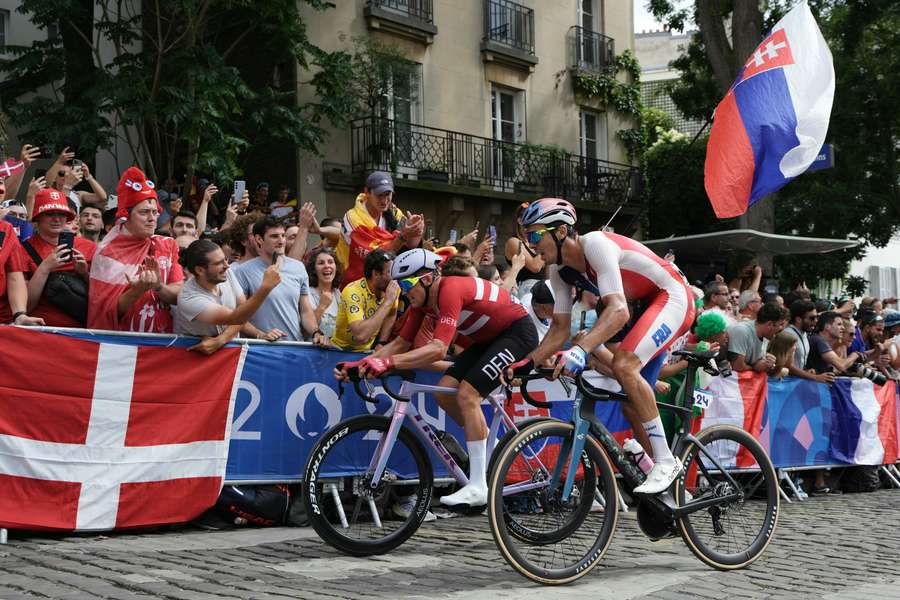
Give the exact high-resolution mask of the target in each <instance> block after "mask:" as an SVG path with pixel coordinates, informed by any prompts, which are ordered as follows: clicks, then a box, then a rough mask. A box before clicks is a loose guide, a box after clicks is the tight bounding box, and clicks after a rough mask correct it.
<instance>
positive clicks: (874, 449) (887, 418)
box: [829, 377, 898, 465]
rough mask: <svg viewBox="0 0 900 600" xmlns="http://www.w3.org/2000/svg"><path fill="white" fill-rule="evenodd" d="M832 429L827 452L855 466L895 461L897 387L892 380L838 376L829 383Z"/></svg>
mask: <svg viewBox="0 0 900 600" xmlns="http://www.w3.org/2000/svg"><path fill="white" fill-rule="evenodd" d="M831 402H832V404H831V410H832V414H833V417H832V429H831V447H830V448H829V451H830V453H831V455H832V457H834V458H835V459H837V460H839V461H842V462H846V463H851V464H855V465H883V464H891V463H895V462H897V450H898V444H897V426H898V425H897V388H896V384H895V383H894V382H893V381H888V382H887V384H886V385H882V386H879V385H874V384H873V383H872V382H871V381H869V380H868V379H844V378H843V377H842V378H839V379H837V380H836V381H835V382H834V384H833V385H832V386H831Z"/></svg>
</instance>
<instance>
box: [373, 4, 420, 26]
mask: <svg viewBox="0 0 900 600" xmlns="http://www.w3.org/2000/svg"><path fill="white" fill-rule="evenodd" d="M366 4H367V5H368V6H370V7H376V8H381V9H384V10H386V11H389V12H393V13H397V14H399V15H402V16H404V17H407V18H410V19H416V20H418V21H422V22H424V23H434V7H433V5H432V0H367V3H366Z"/></svg>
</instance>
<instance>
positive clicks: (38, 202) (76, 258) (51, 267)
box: [19, 188, 97, 327]
mask: <svg viewBox="0 0 900 600" xmlns="http://www.w3.org/2000/svg"><path fill="white" fill-rule="evenodd" d="M31 219H32V221H34V224H35V230H34V233H33V234H32V236H31V237H30V238H28V239H27V240H25V241H24V242H22V245H21V247H20V248H19V253H20V259H21V261H22V264H23V267H24V268H23V273H24V275H25V279H26V280H27V282H28V284H27V286H28V304H27V308H26V310H28V313H29V314H31V315H32V316H35V317H40V318H42V319H43V320H44V323H46V324H47V325H50V326H57V327H84V325H85V322H86V318H87V313H86V312H83V314H82V313H81V312H79V311H78V310H77V304H78V301H77V300H76V299H74V298H71V297H63V296H57V295H56V294H55V293H54V292H50V287H49V286H48V285H47V284H48V282H49V281H50V278H51V274H53V273H66V274H68V275H66V276H62V277H78V278H80V279H81V280H82V282H84V284H83V286H79V287H78V289H82V288H83V290H84V292H85V296H84V308H85V309H86V306H87V304H86V303H87V296H86V293H87V283H86V282H87V280H88V274H89V273H90V264H91V260H92V259H93V257H94V251H95V250H96V248H97V246H96V245H95V244H94V243H93V242H92V241H90V240H88V239H85V238H83V237H76V236H75V234H74V233H73V232H72V231H71V229H70V224H71V223H72V221H73V220H74V219H75V211H73V210H72V209H71V207H70V206H69V203H68V202H67V200H66V197H65V196H64V195H63V194H62V193H61V192H59V191H57V190H54V189H51V188H45V189H42V190H40V191H39V192H38V193H37V194H36V196H35V201H34V211H33V214H32V217H31ZM55 277H56V278H59V277H60V276H58V275H57V276H55ZM76 285H77V282H76ZM73 289H74V287H73Z"/></svg>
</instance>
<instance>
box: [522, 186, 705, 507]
mask: <svg viewBox="0 0 900 600" xmlns="http://www.w3.org/2000/svg"><path fill="white" fill-rule="evenodd" d="M575 222H576V213H575V208H574V207H573V206H572V205H571V204H570V203H568V202H566V201H565V200H560V199H558V198H543V199H541V200H537V201H535V202H532V203H531V205H529V207H528V209H527V210H525V211H524V212H523V213H522V216H521V225H522V227H523V228H524V230H525V234H526V238H527V243H528V245H529V246H530V247H531V248H532V249H534V250H535V251H536V252H538V253H540V255H541V257H542V258H543V259H544V262H545V264H547V265H549V266H548V269H547V273H548V278H549V282H550V284H551V286H552V287H553V291H554V296H555V299H556V302H555V305H554V310H553V313H554V314H553V321H552V324H551V326H550V330H549V331H548V332H547V335H546V336H545V337H544V339H543V341H542V342H541V343H540V344H539V345H538V347H537V348H536V349H535V350H534V351H533V352H532V353H531V354H530V355H529V356H528V358H526V359H524V360H522V361H519V362H517V363H515V364H513V365H510V369H508V370H507V377H509V378H512V377H514V376H515V375H520V374H523V373H526V372H528V371H530V370H531V368H532V367H533V366H534V364H535V363H537V364H541V363H543V362H544V361H545V360H547V359H548V358H550V357H551V356H553V355H554V354H556V372H555V375H556V376H559V375H560V374H563V373H564V374H566V375H577V374H578V373H580V372H581V371H582V370H583V369H584V367H585V362H586V358H587V355H588V353H589V352H590V351H591V350H593V349H595V348H597V347H598V346H599V345H601V344H603V343H605V342H607V341H608V340H609V339H610V338H612V337H613V336H614V335H615V334H616V333H618V332H619V331H620V330H621V329H622V328H623V327H624V326H625V325H626V323H627V322H628V320H629V310H628V301H629V300H632V301H639V303H640V304H641V308H642V309H643V312H642V313H641V314H640V316H639V317H638V318H637V320H636V322H635V323H634V326H633V327H632V328H631V330H630V331H629V332H628V334H627V335H626V336H625V338H624V339H623V340H622V342H621V344H619V347H618V348H617V349H616V350H615V354H614V357H613V363H612V369H613V372H614V374H615V376H616V379H618V381H619V383H620V384H621V385H622V389H623V390H624V391H625V393H626V394H627V395H628V398H629V402H626V403H623V404H622V413H623V415H624V416H625V417H626V418H627V419H628V420H629V421H630V422H631V424H632V428H633V429H634V432H635V435H636V436H637V437H638V440H639V441H640V442H641V443H642V445H643V446H644V448H648V446H649V449H650V450H651V452H652V454H653V458H654V461H655V464H654V466H653V469H652V470H651V471H650V473H649V474H648V476H647V479H646V481H645V482H644V483H643V484H642V485H640V486H638V487H637V488H635V490H634V491H635V492H637V493H643V494H655V493H658V492H661V491H663V490H665V489H666V488H668V487H669V485H671V483H672V482H673V481H674V480H675V479H676V478H677V477H678V474H679V473H680V472H681V465H680V464H679V463H678V461H676V460H675V458H674V457H673V456H672V452H671V450H670V449H669V446H668V444H667V443H666V437H665V431H664V430H663V425H662V422H661V421H660V418H659V410H658V409H657V407H656V399H655V396H654V394H653V389H652V387H651V386H652V383H653V382H654V381H655V380H656V375H657V374H658V372H659V366H660V365H661V364H662V359H663V358H664V354H665V351H666V349H667V348H668V347H669V346H670V345H671V344H672V342H673V341H675V340H676V339H677V338H678V337H679V336H681V335H682V334H683V333H684V332H686V331H687V330H688V329H689V328H690V325H691V323H692V322H693V319H694V304H693V301H692V300H693V296H692V294H691V290H690V288H689V287H688V284H687V281H686V280H685V278H684V276H683V275H682V274H681V272H680V271H679V270H678V268H677V267H676V266H675V265H674V264H672V263H670V262H668V261H665V260H663V259H662V258H660V257H658V256H656V254H654V253H653V252H652V251H651V250H650V249H648V248H647V247H646V246H644V245H643V244H640V243H638V242H636V241H634V240H632V239H630V238H627V237H624V236H620V235H616V234H613V233H606V232H602V231H593V232H590V233H587V234H585V235H583V236H580V235H578V233H577V232H576V231H575V228H574V225H575ZM576 285H578V286H580V287H582V288H584V289H587V290H590V291H592V292H594V293H595V294H597V295H598V296H600V302H601V303H602V305H603V311H602V312H601V313H600V315H599V316H598V318H597V322H596V323H595V324H594V326H593V328H591V329H590V330H589V331H588V332H587V334H585V336H584V337H583V338H581V339H580V340H579V342H578V344H576V345H573V346H572V347H571V348H569V349H568V350H565V351H561V350H562V348H563V346H564V345H565V344H566V343H567V342H568V341H569V339H570V329H569V327H570V323H571V320H572V293H571V292H572V287H574V286H576ZM645 367H647V368H645ZM642 369H643V376H642ZM648 380H649V382H648Z"/></svg>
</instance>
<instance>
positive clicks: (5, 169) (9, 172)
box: [0, 158, 25, 177]
mask: <svg viewBox="0 0 900 600" xmlns="http://www.w3.org/2000/svg"><path fill="white" fill-rule="evenodd" d="M24 170H25V163H24V162H22V161H20V160H16V159H14V158H10V159H7V160H6V162H4V163H2V164H0V177H12V176H13V175H15V174H16V173H18V172H19V171H24Z"/></svg>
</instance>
